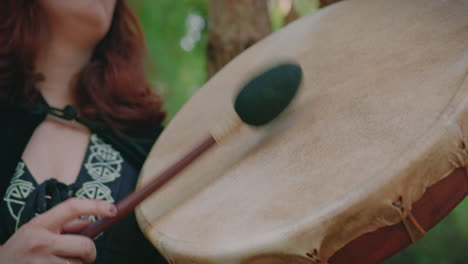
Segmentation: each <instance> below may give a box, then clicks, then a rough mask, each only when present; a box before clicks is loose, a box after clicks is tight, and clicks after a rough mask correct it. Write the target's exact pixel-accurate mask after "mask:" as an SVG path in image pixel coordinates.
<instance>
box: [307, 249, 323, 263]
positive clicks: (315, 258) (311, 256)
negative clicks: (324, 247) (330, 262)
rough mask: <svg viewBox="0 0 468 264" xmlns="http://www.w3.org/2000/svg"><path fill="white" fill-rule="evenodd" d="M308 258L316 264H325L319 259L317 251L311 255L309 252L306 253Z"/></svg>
mask: <svg viewBox="0 0 468 264" xmlns="http://www.w3.org/2000/svg"><path fill="white" fill-rule="evenodd" d="M306 256H307V257H309V258H310V259H311V260H312V262H313V263H314V264H325V262H323V261H322V260H321V259H320V258H319V256H318V250H317V249H314V251H313V252H312V253H309V252H308V253H306Z"/></svg>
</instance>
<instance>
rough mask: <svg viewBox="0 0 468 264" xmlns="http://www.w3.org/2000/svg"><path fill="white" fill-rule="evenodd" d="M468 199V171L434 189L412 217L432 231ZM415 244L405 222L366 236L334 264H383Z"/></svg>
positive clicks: (335, 258)
mask: <svg viewBox="0 0 468 264" xmlns="http://www.w3.org/2000/svg"><path fill="white" fill-rule="evenodd" d="M467 195H468V175H467V173H466V170H465V168H459V169H456V170H454V171H453V172H452V173H451V174H450V175H449V176H447V177H446V178H444V179H442V180H440V181H439V182H437V183H435V184H434V185H432V186H430V187H429V188H428V189H427V190H426V192H425V193H424V195H423V196H422V197H421V198H420V199H419V200H418V201H416V202H415V203H413V209H412V210H411V213H412V214H413V216H414V217H415V218H416V219H417V221H418V223H419V224H420V225H421V226H422V227H423V228H424V230H426V231H428V230H429V229H431V228H433V227H434V226H435V225H436V224H437V223H439V222H440V221H441V220H442V219H443V218H444V217H446V216H447V215H448V214H449V213H450V212H451V211H452V210H453V209H454V208H455V207H456V206H457V205H458V204H459V203H460V202H462V201H463V199H464V198H465V197H466V196H467ZM411 243H412V241H411V238H410V236H409V234H408V232H407V231H406V229H405V226H404V224H403V222H400V223H398V224H395V225H391V226H387V227H382V228H380V229H378V230H376V231H374V232H370V233H366V234H364V235H362V236H360V237H358V238H356V239H354V240H353V241H351V242H350V243H348V244H347V245H346V246H345V247H343V248H341V249H340V250H339V251H337V252H336V253H335V254H334V255H333V256H332V257H331V258H330V260H329V263H330V264H341V263H343V264H344V263H360V264H372V263H379V262H381V261H384V260H385V259H387V258H389V257H391V256H393V255H395V254H396V253H398V252H399V251H401V250H403V249H404V248H406V247H407V246H409V245H411Z"/></svg>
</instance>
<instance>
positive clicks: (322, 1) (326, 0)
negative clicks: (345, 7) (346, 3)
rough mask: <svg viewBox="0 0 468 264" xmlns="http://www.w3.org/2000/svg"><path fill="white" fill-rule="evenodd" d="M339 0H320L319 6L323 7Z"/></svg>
mask: <svg viewBox="0 0 468 264" xmlns="http://www.w3.org/2000/svg"><path fill="white" fill-rule="evenodd" d="M339 1H341V0H320V5H319V8H322V7H325V6H327V5H331V4H333V3H336V2H339Z"/></svg>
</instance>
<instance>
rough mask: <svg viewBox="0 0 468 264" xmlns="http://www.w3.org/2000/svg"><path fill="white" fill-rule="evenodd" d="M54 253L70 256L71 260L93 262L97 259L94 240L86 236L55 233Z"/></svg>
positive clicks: (64, 256) (60, 255)
mask: <svg viewBox="0 0 468 264" xmlns="http://www.w3.org/2000/svg"><path fill="white" fill-rule="evenodd" d="M52 254H54V255H56V256H59V257H63V258H68V259H69V261H70V260H72V259H74V260H82V261H83V262H84V263H91V262H93V261H94V260H95V259H96V247H95V245H94V242H93V240H91V239H90V238H87V237H85V236H80V235H55V239H54V243H53V245H52ZM70 263H72V262H71V261H70Z"/></svg>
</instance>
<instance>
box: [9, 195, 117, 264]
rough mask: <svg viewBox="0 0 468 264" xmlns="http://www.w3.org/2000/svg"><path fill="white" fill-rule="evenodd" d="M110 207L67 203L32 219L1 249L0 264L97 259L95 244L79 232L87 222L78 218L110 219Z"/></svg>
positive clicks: (92, 202)
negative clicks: (71, 233)
mask: <svg viewBox="0 0 468 264" xmlns="http://www.w3.org/2000/svg"><path fill="white" fill-rule="evenodd" d="M116 213H117V209H116V207H115V206H114V205H113V204H110V203H108V202H104V201H98V200H83V199H69V200H67V201H65V202H63V203H61V204H59V205H57V206H55V207H54V208H52V209H50V210H49V211H47V212H45V213H44V214H42V215H40V216H37V217H35V218H33V219H32V220H31V221H30V222H29V223H27V224H25V225H23V226H22V227H21V228H20V229H18V231H17V232H16V233H15V234H14V235H13V236H12V237H11V238H10V239H9V240H8V241H7V242H6V243H5V244H4V245H3V246H1V247H0V263H16V264H33V263H34V264H42V263H44V264H55V263H56V264H68V263H69V264H78V263H91V262H93V261H94V260H95V258H96V248H95V246H94V242H93V241H92V240H91V239H89V238H87V237H85V236H81V235H70V234H63V233H70V232H73V233H75V232H79V230H81V229H83V228H85V227H86V226H88V225H89V222H87V221H83V220H77V218H78V217H80V216H89V215H95V216H100V217H112V216H115V215H116Z"/></svg>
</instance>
